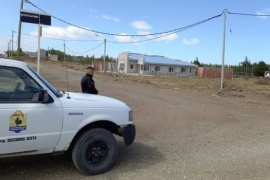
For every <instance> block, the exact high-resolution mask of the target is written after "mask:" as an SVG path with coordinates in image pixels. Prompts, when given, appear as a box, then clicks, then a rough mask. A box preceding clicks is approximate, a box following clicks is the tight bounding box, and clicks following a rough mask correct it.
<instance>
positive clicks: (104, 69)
mask: <svg viewBox="0 0 270 180" xmlns="http://www.w3.org/2000/svg"><path fill="white" fill-rule="evenodd" d="M103 63H104V72H106V38H105V39H104V62H103Z"/></svg>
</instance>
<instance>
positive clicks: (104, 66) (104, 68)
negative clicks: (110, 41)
mask: <svg viewBox="0 0 270 180" xmlns="http://www.w3.org/2000/svg"><path fill="white" fill-rule="evenodd" d="M95 35H96V36H97V37H100V38H102V39H103V40H104V54H103V72H106V38H103V37H101V36H99V35H97V34H95Z"/></svg>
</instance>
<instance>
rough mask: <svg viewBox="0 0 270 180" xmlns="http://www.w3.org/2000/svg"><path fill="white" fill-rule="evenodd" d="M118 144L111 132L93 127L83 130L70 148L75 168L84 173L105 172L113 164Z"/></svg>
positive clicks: (116, 155)
mask: <svg viewBox="0 0 270 180" xmlns="http://www.w3.org/2000/svg"><path fill="white" fill-rule="evenodd" d="M117 157H118V145H117V141H116V140H115V138H114V136H113V135H112V133H110V132H109V131H107V130H105V129H101V128H95V129H91V130H88V131H86V132H84V133H83V134H82V135H81V136H80V137H79V138H78V139H77V141H76V143H75V145H74V147H73V149H72V160H73V163H74V165H75V166H76V168H77V169H78V170H79V171H81V172H82V173H84V174H86V175H95V174H100V173H103V172H106V171H107V170H109V169H111V168H112V167H113V165H114V164H115V162H116V160H117Z"/></svg>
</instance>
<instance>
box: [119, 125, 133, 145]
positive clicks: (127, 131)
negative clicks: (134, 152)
mask: <svg viewBox="0 0 270 180" xmlns="http://www.w3.org/2000/svg"><path fill="white" fill-rule="evenodd" d="M119 133H120V136H122V137H123V138H124V141H125V144H126V146H129V145H131V144H132V143H133V141H134V140H135V136H136V128H135V125H134V124H129V125H127V126H125V127H122V128H121V129H120V130H119Z"/></svg>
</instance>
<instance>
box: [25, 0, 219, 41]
mask: <svg viewBox="0 0 270 180" xmlns="http://www.w3.org/2000/svg"><path fill="white" fill-rule="evenodd" d="M27 3H29V4H31V5H32V6H34V7H35V8H37V9H39V10H40V11H42V12H44V13H46V11H44V10H43V9H41V8H39V7H38V6H36V5H35V4H33V3H32V2H30V1H29V0H28V1H27ZM221 15H222V14H219V15H217V16H214V17H212V18H208V19H213V18H216V17H219V16H221ZM51 16H52V17H53V18H55V19H57V20H59V21H61V22H63V23H66V24H68V25H71V26H74V27H77V28H80V29H84V30H86V31H90V32H94V33H99V34H105V35H110V36H137V37H139V36H141V37H143V36H154V35H160V34H170V33H175V32H179V31H182V29H183V27H181V28H176V29H173V30H169V31H164V32H158V33H151V34H115V33H108V32H101V31H97V30H91V29H88V28H84V27H81V26H78V25H75V24H73V23H70V22H67V21H65V20H62V19H60V18H58V17H56V16H54V15H51ZM206 20H207V19H206ZM203 21H205V20H203ZM200 22H202V21H200ZM194 24H196V23H194ZM184 28H185V27H184ZM160 37H164V36H160ZM154 39H158V38H154ZM140 42H142V41H140ZM133 43H134V42H133Z"/></svg>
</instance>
